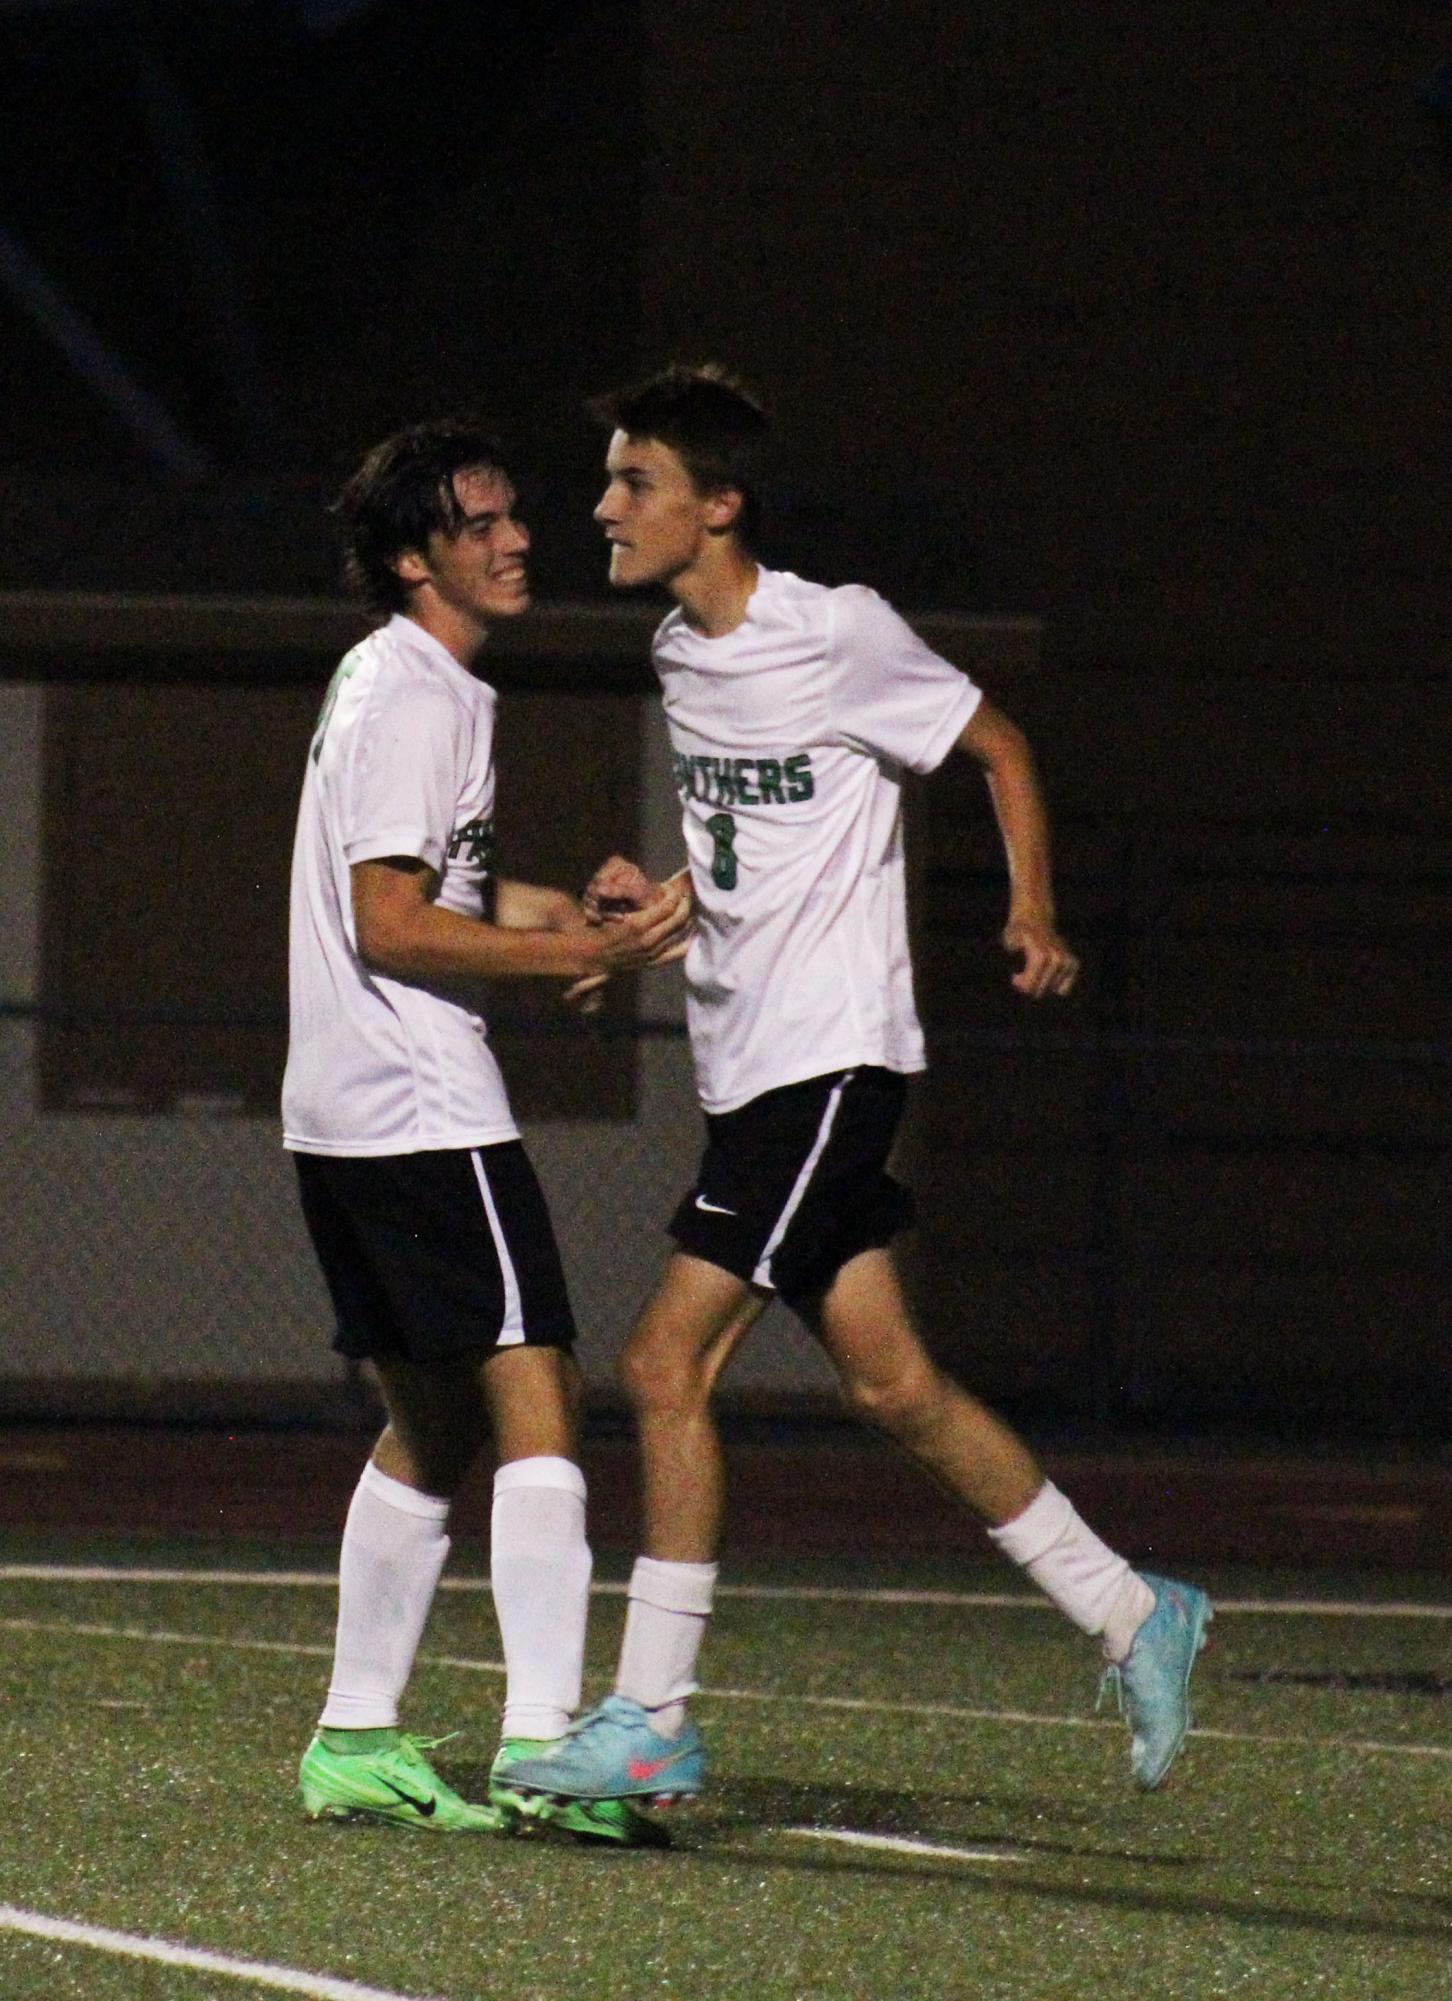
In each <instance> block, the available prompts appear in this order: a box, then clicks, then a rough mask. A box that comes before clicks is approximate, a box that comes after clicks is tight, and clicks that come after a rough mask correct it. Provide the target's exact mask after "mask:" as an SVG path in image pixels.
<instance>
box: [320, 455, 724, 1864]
mask: <svg viewBox="0 0 1452 2001" xmlns="http://www.w3.org/2000/svg"><path fill="white" fill-rule="evenodd" d="M335 514H336V518H337V521H338V524H339V527H340V529H341V533H342V538H343V542H344V546H345V550H346V557H347V564H348V569H349V573H350V576H351V578H352V580H353V582H354V584H355V586H356V587H357V588H358V589H359V590H360V591H361V593H362V594H363V595H364V597H365V598H366V599H367V601H368V602H369V603H370V604H371V605H372V606H373V607H374V608H375V609H376V610H379V611H383V612H386V613H390V614H391V616H390V617H389V618H388V621H387V623H386V624H384V625H382V626H380V627H379V629H378V630H377V631H375V632H373V633H372V634H371V635H370V636H369V637H368V638H367V639H365V640H364V641H363V642H362V644H361V645H359V646H356V647H354V648H353V650H352V651H351V652H350V653H349V654H348V655H347V656H346V657H345V658H344V660H343V661H342V664H341V665H340V666H339V668H338V670H337V672H336V674H335V675H334V676H333V680H332V684H331V686H330V687H329V690H328V694H327V698H326V700H325V702H324V704H323V709H322V714H321V716H320V718H319V721H318V726H317V731H316V734H315V735H314V737H313V741H312V746H311V750H310V753H309V756H308V760H307V765H306V773H305V778H304V783H303V791H302V802H301V806H300V810H299V815H298V826H297V840H296V846H295V849H294V855H293V877H292V913H291V952H290V990H291V1038H290V1043H289V1050H288V1062H287V1074H286V1078H285V1081H284V1085H283V1101H282V1102H283V1124H284V1138H285V1144H286V1146H287V1147H288V1148H289V1149H290V1150H291V1151H292V1153H293V1156H294V1159H295V1161H296V1165H297V1173H298V1184H299V1189H300V1193H301V1197H302V1206H303V1214H304V1216H305V1218H306V1222H307V1226H308V1230H309V1233H310V1234H311V1237H312V1240H313V1244H314V1246H315V1248H316V1251H317V1254H318V1258H319V1261H320V1263H321V1265H322V1268H323V1273H324V1276H325V1278H326V1280H327V1284H328V1289H329V1292H330V1293H331V1296H332V1301H333V1305H334V1308H335V1310H336V1315H337V1336H336V1340H335V1344H334V1345H335V1346H336V1347H337V1348H338V1349H339V1350H340V1352H341V1353H343V1354H344V1355H347V1356H350V1357H354V1358H366V1359H368V1360H369V1361H370V1362H371V1363H372V1365H373V1368H374V1370H375V1371H376V1374H377V1379H378V1383H379V1386H380V1388H381V1390H382V1394H383V1401H384V1406H385V1410H386V1414H387V1420H388V1421H387V1424H386V1427H385V1429H384V1431H383V1434H382V1436H381V1437H380V1438H379V1440H378V1442H377V1444H376V1446H375V1447H374V1449H373V1454H372V1457H371V1459H370V1461H369V1463H368V1465H367V1466H366V1467H365V1469H364V1471H363V1475H362V1478H361V1479H360V1481H359V1484H358V1489H357V1492H356V1493H355V1494H354V1496H353V1501H352V1505H351V1507H350V1509H349V1512H348V1519H347V1524H346V1527H345V1529H344V1534H343V1546H342V1553H341V1560H340V1567H339V1607H338V1628H337V1646H336V1653H335V1657H334V1664H333V1673H332V1681H331V1686H330V1688H329V1692H328V1700H327V1704H326V1707H325V1708H324V1710H323V1713H322V1717H321V1720H320V1723H319V1726H318V1731H317V1735H316V1736H315V1737H314V1739H313V1741H312V1743H311V1744H310V1745H309V1746H308V1749H307V1752H306V1754H305V1755H304V1757H303V1761H302V1769H301V1774H300V1780H301V1788H302V1795H303V1801H304V1804H305V1805H306V1808H307V1810H308V1812H309V1813H310V1814H312V1815H314V1816H316V1817H321V1816H331V1817H335V1818H351V1817H353V1816H355V1815H361V1816H364V1817H369V1818H373V1819H377V1820H384V1821H389V1822H392V1823H395V1824H398V1825H401V1826H406V1827H416V1828H427V1829H433V1830H437V1831H440V1832H455V1831H461V1832H488V1831H507V1830H508V1829H509V1828H511V1827H512V1826H514V1825H516V1824H517V1821H518V1816H519V1802H518V1801H516V1800H515V1799H514V1796H513V1795H512V1793H511V1792H510V1790H509V1788H508V1784H507V1779H506V1768H507V1766H508V1765H509V1763H510V1761H511V1760H512V1759H513V1758H515V1757H517V1756H519V1755H520V1754H521V1752H522V1751H524V1750H526V1749H528V1750H537V1749H538V1748H540V1747H541V1746H543V1745H545V1744H547V1743H548V1742H549V1741H550V1740H551V1739H553V1738H555V1737H557V1736H558V1735H559V1734H560V1733H561V1732H562V1731H563V1730H564V1728H565V1726H566V1723H567V1722H568V1721H569V1718H570V1717H571V1715H572V1714H573V1713H574V1711H575V1709H576V1708H577V1707H578V1704H579V1697H580V1676H581V1669H582V1662H583V1653H584V1636H585V1621H586V1612H587V1606H588V1594H589V1585H590V1570H591V1559H590V1550H589V1546H588V1544H587V1542H586V1540H585V1482H584V1478H583V1476H582V1474H581V1472H580V1469H579V1466H578V1464H577V1455H576V1422H577V1415H578V1409H579V1405H580V1400H581V1399H580V1374H579V1369H578V1366H577V1364H576V1363H575V1361H574V1358H573V1356H572V1353H571V1346H572V1343H573V1341H574V1338H575V1325H574V1320H573V1318H572V1315H571V1311H570V1302H569V1298H568V1296H567V1293H566V1290H565V1281H564V1276H563V1273H562V1271H561V1268H560V1259H559V1253H558V1251H557V1249H556V1245H555V1239H554V1233H553V1231H552V1229H551V1226H550V1219H549V1213H548V1211H547V1209H546V1207H545V1202H544V1197H543V1195H542V1193H541V1191H540V1188H539V1184H538V1182H537V1181H536V1179H535V1176H534V1173H533V1170H532V1169H531V1167H530V1164H529V1161H528V1159H527V1158H526V1156H525V1152H524V1148H523V1146H522V1145H521V1143H520V1138H519V1132H518V1128H517V1127H516V1125H515V1123H514V1120H513V1118H512V1116H511V1114H510V1109H509V1102H508V1098H507V1096H506V1094H505V1089H504V1084H503V1080H502V1079H501V1077H500V1074H499V1068H498V1065H497V1063H496V1062H495V1060H494V1056H493V1053H492V1052H491V1050H490V1048H489V1044H488V1041H487V1039H486V1031H485V1024H484V1021H483V1019H482V1018H481V1015H480V1013H479V1012H478V1009H479V1004H480V999H481V991H480V990H481V988H482V985H483V983H484V982H486V981H488V980H493V979H499V978H507V977H539V976H551V975H552V976H556V977H563V978H565V979H567V980H572V981H578V980H579V979H580V978H581V976H583V975H596V974H599V973H602V972H617V971H625V970H627V969H631V968H637V967H643V966H648V965H654V964H659V963H661V962H662V961H663V960H665V959H667V958H670V957H673V956H677V955H678V951H679V949H680V948H679V945H678V943H677V941H678V940H680V939H681V937H682V934H683V932H684V929H685V927H686V925H687V923H688V921H689V909H688V904H687V900H686V899H685V898H684V897H683V896H682V895H680V894H679V893H678V892H677V893H673V894H671V895H668V896H665V897H663V898H660V899H658V900H657V901H656V902H654V903H653V904H652V905H651V907H650V908H648V909H642V910H640V911H638V912H637V913H636V914H633V915H630V916H626V917H624V918H622V919H621V920H620V922H619V923H618V924H612V925H610V926H609V927H608V928H601V927H593V928H592V927H591V925H590V924H588V923H587V921H586V918H585V915H584V912H583V910H582V908H581V906H580V905H579V904H578V903H577V902H576V900H575V899H574V898H573V897H570V896H567V895H565V894H564V893H563V892H562V891H559V890H553V889H543V888H538V887H533V886H530V885H528V884H525V883H521V882H514V881H509V880H506V879H503V878H501V877H498V876H496V875H495V873H494V862H493V820H494V760H493V740H494V708H495V695H494V690H493V689H492V688H491V687H490V686H489V685H488V684H487V682H485V681H484V680H483V679H482V678H481V677H480V659H481V655H482V653H483V650H484V646H485V641H486V639H487V636H488V631H489V627H490V625H491V623H492V621H493V620H495V619H498V618H515V617H518V616H519V614H520V613H522V612H524V611H525V610H526V609H527V608H528V605H529V582H528V574H527V570H526V563H525V559H526V555H527V552H528V549H529V536H528V534H527V532H526V531H525V528H524V526H523V524H522V523H521V522H520V521H519V520H518V518H517V517H516V513H515V493H514V487H513V485H512V483H511V481H510V478H509V475H508V473H507V472H506V470H505V468H504V465H503V463H502V460H501V457H500V453H499V448H498V446H497V445H496V444H495V442H494V440H493V439H492V438H491V437H489V436H488V435H487V434H486V433H485V432H483V431H481V430H478V429H476V428H474V427H472V426H469V425H465V424H459V423H437V424H426V425H420V426H417V427H415V428H413V429H411V430H408V431H405V432H401V433H400V434H398V435H397V436H395V437H393V438H390V439H388V440H387V441H386V442H385V443H384V444H382V445H380V446H379V447H378V448H377V449H376V450H375V451H373V452H371V453H370V454H369V455H368V457H367V459H366V460H365V461H364V463H363V465H362V466H361V467H360V468H359V470H358V471H357V473H355V475H354V476H353V478H352V479H351V480H350V481H349V483H348V485H347V486H346V487H345V489H344V491H343V493H342V496H341V498H340V500H339V502H338V504H337V507H336V509H335ZM491 1431H492V1434H493V1439H494V1445H495V1449H496V1456H497V1460H498V1470H497V1472H496V1474H495V1479H494V1507H493V1518H492V1525H491V1563H490V1575H491V1580H492V1584H493V1591H494V1603H495V1608H496V1611H497V1613H498V1616H499V1625H500V1630H501V1634H502V1637H503V1642H504V1655H505V1664H506V1670H507V1680H506V1692H505V1706H504V1723H503V1738H504V1742H503V1744H502V1746H501V1749H500V1754H499V1757H498V1758H497V1759H496V1761H495V1769H494V1773H493V1774H492V1776H491V1788H490V1795H491V1797H490V1803H489V1804H487V1805H484V1804H473V1803H470V1802H468V1801H466V1800H464V1799H462V1798H460V1796H459V1795H458V1794H457V1793H456V1792H454V1791H453V1790H452V1789H451V1788H450V1787H449V1786H447V1785H446V1784H445V1783H444V1781H443V1780H442V1779H441V1778H440V1777H439V1776H438V1774H437V1773H436V1772H435V1771H434V1770H433V1768H432V1766H431V1765H430V1764H429V1762H428V1760H427V1759H426V1758H425V1756H424V1752H425V1751H426V1750H427V1749H429V1748H430V1743H429V1740H420V1739H418V1738H415V1737H412V1736H409V1735H406V1734H404V1733H402V1732H400V1730H399V1728H398V1704H399V1700H400V1698H401V1696H402V1694H403V1691H404V1687H405V1685H406V1683H407V1681H408V1678H409V1674H410V1672H411V1670H412V1667H413V1661H414V1655H415V1653H416V1651H417V1648H418V1644H419V1640H420V1637H421V1635H422V1632H423V1627H424V1622H425V1620H426V1618H427V1616H428V1612H429V1607H430V1605H431V1603H432V1600H433V1596H434V1591H435V1588H436V1586H437V1583H438V1578H439V1574H440V1572H441V1570H442V1568H443V1564H444V1560H445V1558H446V1556H447V1555H448V1551H449V1539H448V1536H447V1534H446V1533H445V1524H446V1522H447V1519H448V1515H449V1509H450V1503H451V1502H452V1500H453V1497H454V1495H455V1494H456V1493H457V1491H458V1489H459V1487H460V1485H461V1483H462V1482H463V1479H464V1477H465V1475H466V1474H467V1472H468V1471H469V1469H470V1467H471V1465H472V1464H473V1462H474V1460H475V1459H476V1458H477V1456H478V1455H479V1453H480V1451H481V1450H482V1449H483V1447H484V1444H485V1442H486V1440H487V1439H488V1437H489V1435H490V1433H491ZM535 1804H537V1803H535ZM545 1817H548V1818H551V1819H553V1820H554V1821H555V1822H556V1823H557V1824H558V1825H561V1826H563V1827H565V1828H567V1829H569V1830H570V1831H572V1832H575V1833H577V1834H580V1835H582V1836H585V1837H587V1838H588V1837H598V1838H601V1839H605V1840H615V1841H626V1842H637V1841H643V1840H647V1839H650V1838H651V1833H650V1827H649V1823H647V1822H644V1821H643V1820H642V1818H641V1816H639V1815H638V1814H636V1813H635V1812H634V1811H633V1810H632V1809H630V1808H628V1807H627V1808H624V1809H622V1808H621V1807H620V1806H618V1805H615V1804H614V1803H610V1802H607V1803H605V1804H604V1805H602V1806H596V1805H592V1804H590V1803H588V1802H584V1803H575V1804H573V1805H572V1806H570V1807H569V1808H568V1809H567V1810H566V1813H565V1815H564V1817H563V1819H562V1818H561V1817H560V1815H559V1814H558V1813H554V1814H547V1815H546V1816H545Z"/></svg>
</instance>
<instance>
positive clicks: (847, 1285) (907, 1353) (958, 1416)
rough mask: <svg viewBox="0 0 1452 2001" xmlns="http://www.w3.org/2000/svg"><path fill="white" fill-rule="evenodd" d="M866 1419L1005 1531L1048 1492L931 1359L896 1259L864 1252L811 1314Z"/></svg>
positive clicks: (1020, 1449)
mask: <svg viewBox="0 0 1452 2001" xmlns="http://www.w3.org/2000/svg"><path fill="white" fill-rule="evenodd" d="M803 1318H804V1319H805V1320H806V1322H807V1324H808V1326H809V1327H810V1328H811V1329H812V1332H813V1333H814V1334H815V1335H816V1337H817V1339H818V1340H819V1341H820V1342H821V1344H822V1346H823V1348H824V1349H825V1350H826V1352H827V1356H828V1358H829V1360H830V1361H831V1363H832V1365H833V1367H834V1368H835V1369H836V1371H837V1374H838V1376H839V1377H840V1379H841V1382H842V1387H843V1389H844V1391H845V1393H846V1396H847V1400H848V1402H849V1403H850V1405H851V1407H852V1408H853V1410H855V1411H856V1412H857V1414H858V1415H859V1416H860V1417H863V1418H865V1419H867V1421H868V1422H869V1423H871V1424H873V1425H875V1426H877V1427H878V1429H879V1430H882V1431H885V1432H887V1433H888V1435H889V1436H890V1437H891V1438H893V1439H894V1440H895V1441H896V1442H897V1444H899V1445H900V1446H901V1447H902V1448H903V1450H904V1451H906V1452H907V1453H909V1454H910V1455H911V1456H912V1458H914V1459H915V1460H916V1461H917V1463H918V1464H919V1465H920V1466H921V1467H922V1468H923V1470H924V1471H925V1472H927V1473H929V1474H931V1475H932V1477H933V1478H934V1479H935V1480H937V1481H938V1482H939V1483H940V1484H941V1485H942V1486H944V1487H946V1488H947V1489H948V1491H949V1492H950V1493H952V1494H954V1495H956V1496H957V1498H958V1499H959V1500H961V1501H962V1502H964V1503H965V1505H966V1506H968V1507H969V1508H971V1509H972V1510H973V1512H974V1514H976V1515H977V1516H978V1518H979V1519H980V1521H983V1522H986V1523H987V1524H988V1525H989V1526H990V1527H995V1528H996V1527H998V1526H1000V1525H1001V1524H1002V1523H1004V1522H1007V1521H1011V1520H1012V1519H1013V1518H1014V1516H1016V1515H1020V1514H1022V1512H1023V1510H1024V1509H1025V1508H1026V1507H1027V1506H1028V1505H1029V1503H1030V1502H1031V1501H1032V1500H1033V1498H1034V1496H1035V1495H1036V1494H1037V1493H1038V1491H1039V1489H1040V1488H1041V1487H1042V1486H1043V1484H1044V1475H1043V1471H1042V1469H1041V1467H1040V1466H1039V1464H1038V1461H1037V1460H1036V1459H1035V1458H1034V1456H1033V1454H1032V1453H1031V1452H1030V1451H1029V1449H1028V1447H1027V1446H1026V1445H1025V1444H1024V1443H1023V1441H1022V1440H1021V1439H1020V1438H1019V1437H1018V1436H1017V1434H1016V1433H1015V1432H1013V1431H1011V1430H1010V1429H1009V1427H1008V1426H1007V1425H1006V1424H1004V1422H1003V1421H1002V1419H1001V1418H998V1417H996V1416H995V1415H994V1413H993V1412H992V1411H991V1410H989V1409H988V1408H987V1407H986V1405H984V1404H981V1403H979V1402H978V1401H977V1399H976V1398H974V1397H971V1396H969V1395H968V1393H967V1391H966V1390H964V1389H961V1388H960V1387H959V1385H958V1384H957V1383H955V1382H953V1381H952V1379H951V1378H950V1377H948V1376H945V1375H944V1374H943V1372H942V1370H941V1369H939V1368H938V1367H937V1366H936V1365H935V1364H934V1362H933V1361H932V1359H931V1357H930V1356H929V1355H928V1354H927V1352H926V1351H925V1349H924V1347H923V1344H922V1341H921V1340H920V1338H919V1336H918V1333H917V1330H916V1328H915V1327H914V1326H913V1324H912V1319H911V1317H910V1315H909V1312H908V1307H907V1302H906V1300H905V1299H904V1298H903V1294H902V1288H901V1286H900V1284H899V1282H898V1276H897V1272H896V1270H895V1269H894V1266H893V1261H892V1257H891V1254H890V1253H889V1252H887V1251H885V1250H870V1251H863V1252H862V1253H861V1254H860V1255H859V1256H857V1257H855V1258H853V1259H852V1260H851V1261H850V1262H849V1263H848V1264H846V1265H844V1266H843V1268H842V1270H841V1271H839V1272H838V1274H837V1276H836V1278H835V1279H834V1280H833V1281H832V1283H831V1285H830V1286H829V1287H828V1288H827V1290H826V1292H825V1293H824V1294H823V1295H822V1297H821V1298H820V1299H819V1300H817V1301H815V1302H814V1303H813V1304H812V1305H811V1306H810V1307H808V1308H804V1309H803Z"/></svg>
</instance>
